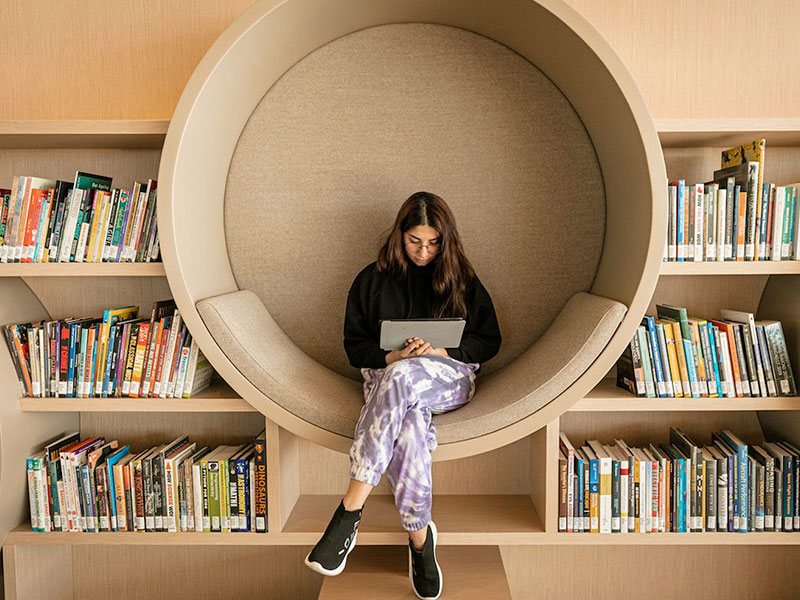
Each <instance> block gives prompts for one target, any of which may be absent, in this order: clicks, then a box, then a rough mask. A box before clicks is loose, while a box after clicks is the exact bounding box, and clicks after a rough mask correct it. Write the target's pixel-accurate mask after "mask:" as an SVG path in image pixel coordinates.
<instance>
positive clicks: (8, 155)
mask: <svg viewBox="0 0 800 600" xmlns="http://www.w3.org/2000/svg"><path fill="white" fill-rule="evenodd" d="M2 10H3V9H2V8H0V11H2ZM1 43H3V42H0V44H1ZM0 62H1V61H0ZM0 69H2V67H0ZM160 158H161V151H160V150H109V149H106V150H95V149H88V150H87V149H84V150H52V149H35V150H9V149H1V150H0V186H2V187H7V188H10V187H11V184H12V182H13V181H14V175H30V176H34V177H44V178H47V179H63V180H65V181H75V171H77V170H81V171H87V172H89V173H98V174H101V175H107V176H108V177H111V178H112V179H113V181H112V183H111V185H112V186H113V187H130V186H131V185H132V184H133V182H134V181H135V180H138V181H143V182H144V183H147V180H148V179H158V162H159V160H160Z"/></svg>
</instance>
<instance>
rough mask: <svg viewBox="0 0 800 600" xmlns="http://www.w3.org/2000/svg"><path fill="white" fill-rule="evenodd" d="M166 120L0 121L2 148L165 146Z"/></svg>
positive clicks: (139, 147)
mask: <svg viewBox="0 0 800 600" xmlns="http://www.w3.org/2000/svg"><path fill="white" fill-rule="evenodd" d="M167 127H169V121H166V120H105V121H92V120H63V121H0V148H136V149H148V148H149V149H157V150H160V149H161V147H162V146H163V145H164V138H165V137H166V134H167Z"/></svg>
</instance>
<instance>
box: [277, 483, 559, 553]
mask: <svg viewBox="0 0 800 600" xmlns="http://www.w3.org/2000/svg"><path fill="white" fill-rule="evenodd" d="M340 499H341V496H338V495H308V494H305V495H301V496H300V497H299V498H298V500H297V503H296V504H295V506H294V509H293V510H292V512H291V514H290V515H289V518H288V519H287V521H286V525H285V526H284V528H283V531H282V532H281V535H288V534H291V535H292V537H293V538H294V539H296V540H297V543H309V544H315V543H316V542H317V540H318V539H319V536H320V535H322V533H323V532H324V531H325V528H326V527H327V526H328V522H329V521H330V518H331V515H332V514H333V511H334V510H336V506H337V505H338V503H339V501H340ZM432 519H433V520H434V521H435V522H436V526H437V528H438V530H439V543H440V544H470V545H473V544H477V545H486V544H501V543H507V542H508V543H515V542H514V541H513V540H522V539H526V536H529V535H530V534H536V533H538V534H543V533H544V528H543V527H542V524H541V521H540V520H539V516H538V515H537V513H536V508H535V507H534V505H533V502H532V501H531V498H530V496H525V495H472V494H452V495H450V494H446V495H441V496H435V497H434V500H433V515H432ZM358 543H359V544H362V543H363V544H407V543H408V534H406V533H405V531H403V530H402V528H401V525H400V518H399V516H398V514H397V509H396V508H395V505H394V497H393V496H391V495H387V494H373V495H372V496H370V497H369V498H368V499H367V502H366V504H365V505H364V511H363V514H362V522H361V525H360V526H359V528H358Z"/></svg>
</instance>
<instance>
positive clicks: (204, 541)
mask: <svg viewBox="0 0 800 600" xmlns="http://www.w3.org/2000/svg"><path fill="white" fill-rule="evenodd" d="M274 537H275V536H274V534H272V533H271V532H269V533H211V532H205V531H203V532H199V531H182V532H178V533H168V532H165V531H103V532H99V533H83V532H72V533H70V532H68V531H48V532H46V533H45V532H40V531H31V526H30V523H25V524H24V525H20V526H19V527H16V528H15V529H12V530H11V531H9V532H8V535H7V536H6V540H5V543H4V545H13V544H26V545H39V544H57V545H63V546H85V545H97V544H102V545H109V546H216V545H223V546H254V545H264V544H274V543H276V540H275V539H274Z"/></svg>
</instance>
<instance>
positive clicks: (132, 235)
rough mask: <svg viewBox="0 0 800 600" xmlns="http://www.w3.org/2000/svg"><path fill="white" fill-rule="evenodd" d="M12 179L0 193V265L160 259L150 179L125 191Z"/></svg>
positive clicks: (99, 182)
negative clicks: (1, 263) (8, 186)
mask: <svg viewBox="0 0 800 600" xmlns="http://www.w3.org/2000/svg"><path fill="white" fill-rule="evenodd" d="M111 181H112V179H111V177H106V176H104V175H94V174H92V173H85V172H82V171H77V172H76V173H75V181H74V182H69V181H61V180H56V179H46V178H42V177H29V176H26V175H18V176H15V177H14V180H13V184H12V186H11V189H0V199H2V207H1V209H0V262H4V263H14V262H22V263H34V262H51V263H53V262H62V263H63V262H151V261H158V260H159V257H160V250H159V241H158V227H157V218H156V186H157V182H156V181H155V180H154V179H150V180H148V182H147V183H146V184H144V183H140V182H138V181H137V182H135V183H134V184H133V186H132V187H131V188H130V189H122V188H114V189H112V188H111Z"/></svg>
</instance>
